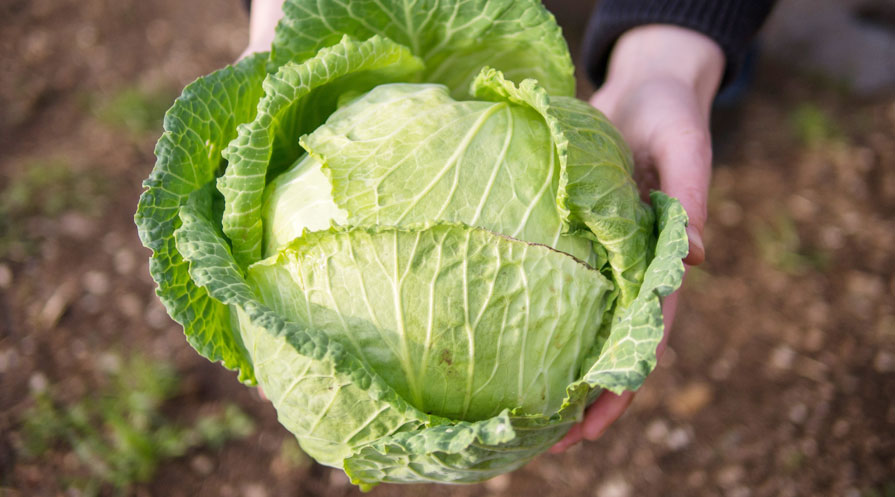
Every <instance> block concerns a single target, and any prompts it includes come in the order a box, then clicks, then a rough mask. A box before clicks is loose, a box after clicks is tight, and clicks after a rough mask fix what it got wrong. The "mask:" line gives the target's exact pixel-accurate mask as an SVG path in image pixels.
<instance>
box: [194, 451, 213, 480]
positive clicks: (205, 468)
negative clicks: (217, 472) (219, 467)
mask: <svg viewBox="0 0 895 497" xmlns="http://www.w3.org/2000/svg"><path fill="white" fill-rule="evenodd" d="M190 468H192V469H193V471H195V472H196V474H198V475H199V476H208V475H210V474H211V473H212V471H214V461H212V460H211V458H210V457H208V456H206V455H205V454H199V455H197V456H196V457H193V458H192V459H190Z"/></svg>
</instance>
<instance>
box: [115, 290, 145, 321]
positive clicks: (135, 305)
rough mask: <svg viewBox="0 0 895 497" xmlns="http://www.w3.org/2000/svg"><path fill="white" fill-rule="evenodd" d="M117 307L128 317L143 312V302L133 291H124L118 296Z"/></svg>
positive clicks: (136, 315) (133, 316)
mask: <svg viewBox="0 0 895 497" xmlns="http://www.w3.org/2000/svg"><path fill="white" fill-rule="evenodd" d="M118 308H119V309H120V310H121V312H122V313H123V314H124V315H125V316H127V317H129V318H136V317H138V316H140V314H142V312H143V302H141V301H140V298H139V297H137V296H136V295H135V294H133V293H125V294H123V295H121V296H120V297H118Z"/></svg>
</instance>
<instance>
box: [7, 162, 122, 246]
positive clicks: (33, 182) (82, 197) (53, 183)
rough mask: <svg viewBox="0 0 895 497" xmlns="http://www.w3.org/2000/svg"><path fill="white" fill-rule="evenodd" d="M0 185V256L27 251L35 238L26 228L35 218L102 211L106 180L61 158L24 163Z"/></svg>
mask: <svg viewBox="0 0 895 497" xmlns="http://www.w3.org/2000/svg"><path fill="white" fill-rule="evenodd" d="M4 183H5V185H3V186H0V259H3V258H7V257H9V256H10V255H13V254H18V255H20V256H21V255H23V254H27V253H30V252H31V251H32V249H33V248H34V246H35V245H36V243H37V241H38V240H37V239H36V238H38V237H37V236H36V235H35V234H34V233H32V232H31V230H29V228H28V224H29V222H30V221H31V220H34V219H36V218H55V217H57V216H59V215H60V214H62V213H63V212H66V211H69V210H74V211H77V212H80V213H83V214H85V215H89V216H93V215H96V214H98V213H99V212H100V211H101V208H102V204H103V202H104V195H105V193H106V190H107V189H108V188H107V182H106V181H105V180H104V179H103V178H102V177H101V176H100V175H99V174H96V173H94V172H83V171H75V170H74V169H73V168H72V166H71V164H69V163H68V162H67V161H65V160H63V159H61V158H51V159H36V160H32V161H29V162H27V163H26V164H25V165H24V167H23V168H21V169H20V170H19V171H18V172H17V173H16V174H14V175H12V176H11V177H9V178H7V181H5V182H4Z"/></svg>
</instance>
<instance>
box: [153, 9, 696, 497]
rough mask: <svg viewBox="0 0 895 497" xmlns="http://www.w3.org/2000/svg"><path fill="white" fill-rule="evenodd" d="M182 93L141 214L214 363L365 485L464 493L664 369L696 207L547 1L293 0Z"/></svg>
mask: <svg viewBox="0 0 895 497" xmlns="http://www.w3.org/2000/svg"><path fill="white" fill-rule="evenodd" d="M284 12H285V17H284V19H283V20H282V22H281V23H280V25H279V26H278V28H277V31H276V37H275V40H274V42H273V46H272V47H271V50H270V52H269V53H262V54H256V55H253V56H250V57H248V58H246V59H243V60H241V61H240V62H238V63H237V64H236V65H234V66H231V67H227V68H224V69H221V70H219V71H217V72H215V73H212V74H210V75H208V76H206V77H202V78H199V79H198V80H197V81H195V82H193V83H192V84H190V85H188V86H187V87H186V88H185V89H184V90H183V94H182V95H181V96H180V98H178V99H177V101H176V102H175V103H174V106H173V107H172V108H171V109H170V110H169V111H168V113H167V115H166V116H165V122H164V129H165V131H164V134H163V135H162V137H161V139H160V140H159V142H158V145H157V147H156V156H157V159H158V160H157V162H156V165H155V169H154V170H153V171H152V174H151V175H150V176H149V178H148V179H147V180H146V181H145V182H144V186H145V187H146V190H145V192H144V193H143V195H142V197H141V198H140V205H139V209H138V211H137V214H136V223H137V226H138V228H139V234H140V238H141V240H142V241H143V243H144V244H145V245H146V246H147V247H149V248H150V249H152V252H153V255H152V258H151V261H150V270H151V272H152V276H153V278H154V279H155V281H156V282H157V283H158V292H157V293H158V296H159V297H160V298H161V300H162V302H163V303H164V305H165V307H166V308H167V310H168V312H169V314H170V315H171V316H172V317H173V318H174V319H175V320H176V321H177V322H178V323H180V324H181V325H183V328H184V332H185V335H186V338H187V340H188V341H189V343H190V344H191V345H192V346H193V347H194V348H195V349H196V350H197V351H198V352H199V353H200V354H201V355H203V356H204V357H206V358H208V359H209V360H211V361H220V362H222V363H223V365H224V366H225V367H227V368H230V369H234V370H237V371H238V373H239V379H240V380H241V381H243V382H245V383H247V384H249V385H255V384H257V385H260V386H261V387H263V389H264V392H265V393H266V394H267V396H268V397H269V398H270V400H271V401H272V402H273V405H274V406H275V407H276V410H277V413H278V416H279V420H280V422H281V423H282V424H283V425H284V426H285V427H286V428H287V429H288V430H289V431H291V432H292V433H293V434H294V435H295V436H296V437H297V439H298V441H299V443H300V444H301V446H302V448H303V449H304V450H305V451H306V452H307V453H308V454H309V455H310V456H312V457H313V458H314V459H316V460H317V461H318V462H320V463H322V464H325V465H329V466H334V467H339V468H343V469H344V470H345V472H346V473H347V474H348V475H349V476H350V478H351V480H352V481H353V482H354V483H355V484H357V485H360V486H361V487H362V488H370V487H371V486H373V485H375V484H377V483H379V482H384V481H385V482H454V483H462V482H477V481H482V480H485V479H487V478H490V477H492V476H495V475H498V474H500V473H504V472H507V471H510V470H512V469H515V468H517V467H519V466H521V465H523V464H524V463H526V462H527V461H529V460H531V459H532V458H533V457H535V456H536V455H538V454H540V453H542V452H543V451H545V450H546V449H547V448H549V447H550V446H551V445H552V444H553V443H555V442H556V441H557V440H559V439H560V438H561V437H562V436H563V435H564V434H565V433H566V432H567V431H568V429H569V428H570V427H571V425H572V424H573V423H575V422H577V421H579V420H580V419H581V416H582V413H583V411H584V409H585V407H586V406H587V405H588V403H589V402H592V401H593V399H594V398H596V396H597V395H598V394H599V393H600V392H601V391H603V390H611V391H613V392H621V391H623V390H632V389H636V388H638V387H639V386H640V385H641V384H642V383H643V381H644V378H645V377H646V375H647V374H648V373H649V372H650V371H651V370H652V369H653V368H654V366H655V362H656V359H655V350H656V346H657V344H658V343H659V340H660V339H661V337H662V315H661V307H660V305H661V302H660V301H661V297H663V296H665V295H668V294H669V293H671V292H672V291H674V289H676V288H677V287H678V285H679V284H680V281H681V277H682V274H683V265H682V263H681V258H682V257H684V256H685V255H686V251H687V240H686V235H685V232H684V228H685V224H686V216H685V214H684V212H683V210H682V209H681V207H680V205H679V203H678V202H677V201H676V200H674V199H670V198H668V197H666V196H664V195H663V194H661V193H653V194H652V197H651V202H650V203H649V204H647V203H644V202H642V201H641V199H640V197H639V195H638V189H637V187H636V185H635V183H634V181H633V179H632V172H633V164H632V158H631V153H630V151H629V150H628V148H627V147H626V145H625V143H624V142H623V140H622V138H621V137H620V135H619V134H618V132H617V131H616V130H615V129H614V128H613V127H612V125H611V124H610V123H609V122H608V121H607V119H606V118H605V117H604V116H603V115H602V114H600V113H599V112H598V111H597V110H595V109H593V108H591V107H590V106H589V105H588V104H586V103H584V102H582V101H579V100H576V99H575V98H574V96H573V94H574V89H575V79H574V77H573V67H572V63H571V58H570V56H569V52H568V48H567V45H566V43H565V41H564V40H563V38H562V34H561V33H560V30H559V28H558V26H557V25H556V24H555V22H554V19H553V17H552V16H551V15H550V14H549V13H548V12H547V11H546V10H545V9H544V8H543V6H542V5H541V4H540V2H538V1H537V0H413V1H411V0H351V1H350V2H339V1H325V2H320V1H317V0H287V2H286V4H285V6H284Z"/></svg>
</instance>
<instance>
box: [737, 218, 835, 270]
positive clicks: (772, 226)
mask: <svg viewBox="0 0 895 497" xmlns="http://www.w3.org/2000/svg"><path fill="white" fill-rule="evenodd" d="M752 239H753V241H754V242H755V246H756V248H757V249H758V254H759V256H760V257H761V259H762V260H764V261H765V262H766V263H768V264H770V265H771V266H773V267H775V268H777V269H779V270H781V271H783V272H785V273H788V274H794V275H799V274H804V273H806V272H809V271H819V272H826V270H827V269H828V268H829V266H830V256H829V254H827V253H826V252H824V251H821V250H818V249H814V248H811V247H808V246H806V245H805V244H804V243H803V242H802V240H801V238H800V237H799V232H798V230H797V229H796V223H795V221H793V219H792V218H791V217H790V216H789V215H788V214H786V213H784V212H780V213H779V214H778V215H777V216H776V217H775V218H773V219H772V220H771V221H770V222H764V223H756V224H754V225H753V226H752Z"/></svg>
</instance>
